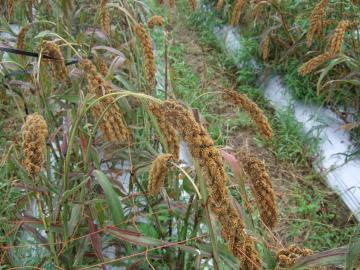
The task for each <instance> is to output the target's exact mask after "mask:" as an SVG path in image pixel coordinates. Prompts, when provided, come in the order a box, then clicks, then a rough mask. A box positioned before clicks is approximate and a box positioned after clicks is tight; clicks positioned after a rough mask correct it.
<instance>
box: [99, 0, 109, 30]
mask: <svg viewBox="0 0 360 270" xmlns="http://www.w3.org/2000/svg"><path fill="white" fill-rule="evenodd" d="M107 3H108V0H101V1H100V22H101V30H102V31H103V32H104V33H105V34H107V35H109V34H110V14H109V10H108V8H107V6H106V5H107Z"/></svg>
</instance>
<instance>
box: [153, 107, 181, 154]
mask: <svg viewBox="0 0 360 270" xmlns="http://www.w3.org/2000/svg"><path fill="white" fill-rule="evenodd" d="M149 110H150V111H151V113H152V114H153V115H154V116H155V117H156V120H157V124H158V127H159V129H160V132H161V134H162V136H163V138H164V141H165V142H164V143H165V147H166V149H167V151H168V152H169V153H170V154H171V155H172V156H173V157H174V159H175V160H178V159H179V148H180V146H179V139H178V136H177V134H176V130H175V129H174V128H173V127H172V126H171V124H170V123H169V122H168V121H166V119H165V115H164V112H163V111H162V108H161V106H160V105H159V104H157V103H155V102H151V103H150V104H149Z"/></svg>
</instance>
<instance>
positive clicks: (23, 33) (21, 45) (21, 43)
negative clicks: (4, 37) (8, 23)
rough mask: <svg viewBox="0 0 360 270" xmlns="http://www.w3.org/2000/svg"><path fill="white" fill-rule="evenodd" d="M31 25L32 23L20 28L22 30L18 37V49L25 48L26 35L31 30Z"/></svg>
mask: <svg viewBox="0 0 360 270" xmlns="http://www.w3.org/2000/svg"><path fill="white" fill-rule="evenodd" d="M30 27H31V24H27V25H25V26H24V27H22V28H21V29H20V32H19V34H18V36H17V39H16V49H18V50H24V49H25V36H26V34H27V32H28V31H29V29H30Z"/></svg>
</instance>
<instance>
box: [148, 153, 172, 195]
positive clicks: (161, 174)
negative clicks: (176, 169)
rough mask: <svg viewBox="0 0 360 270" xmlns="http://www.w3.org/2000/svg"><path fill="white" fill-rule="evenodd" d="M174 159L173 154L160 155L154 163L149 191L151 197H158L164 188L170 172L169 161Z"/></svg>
mask: <svg viewBox="0 0 360 270" xmlns="http://www.w3.org/2000/svg"><path fill="white" fill-rule="evenodd" d="M171 159H172V155H171V154H162V155H158V156H157V158H156V159H155V160H154V161H153V163H152V165H151V168H150V173H149V184H148V191H149V195H152V196H154V195H157V194H159V192H160V189H161V188H162V187H163V186H164V183H165V179H166V176H167V174H168V171H169V167H170V166H169V165H170V164H169V161H170V160H171Z"/></svg>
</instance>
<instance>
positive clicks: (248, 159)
mask: <svg viewBox="0 0 360 270" xmlns="http://www.w3.org/2000/svg"><path fill="white" fill-rule="evenodd" d="M239 160H240V161H241V163H242V164H243V166H244V170H245V172H246V174H247V175H248V176H249V177H250V182H251V188H252V192H253V194H254V198H255V201H256V205H257V207H258V209H259V212H260V217H261V220H262V221H263V223H264V225H266V226H267V227H269V228H273V227H274V226H275V225H276V223H277V208H276V204H275V193H274V190H273V186H272V181H271V178H270V176H269V174H268V173H267V170H266V168H265V165H264V163H263V162H262V161H261V160H259V159H257V158H256V157H255V156H254V155H252V154H250V153H246V152H241V153H240V154H239Z"/></svg>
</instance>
